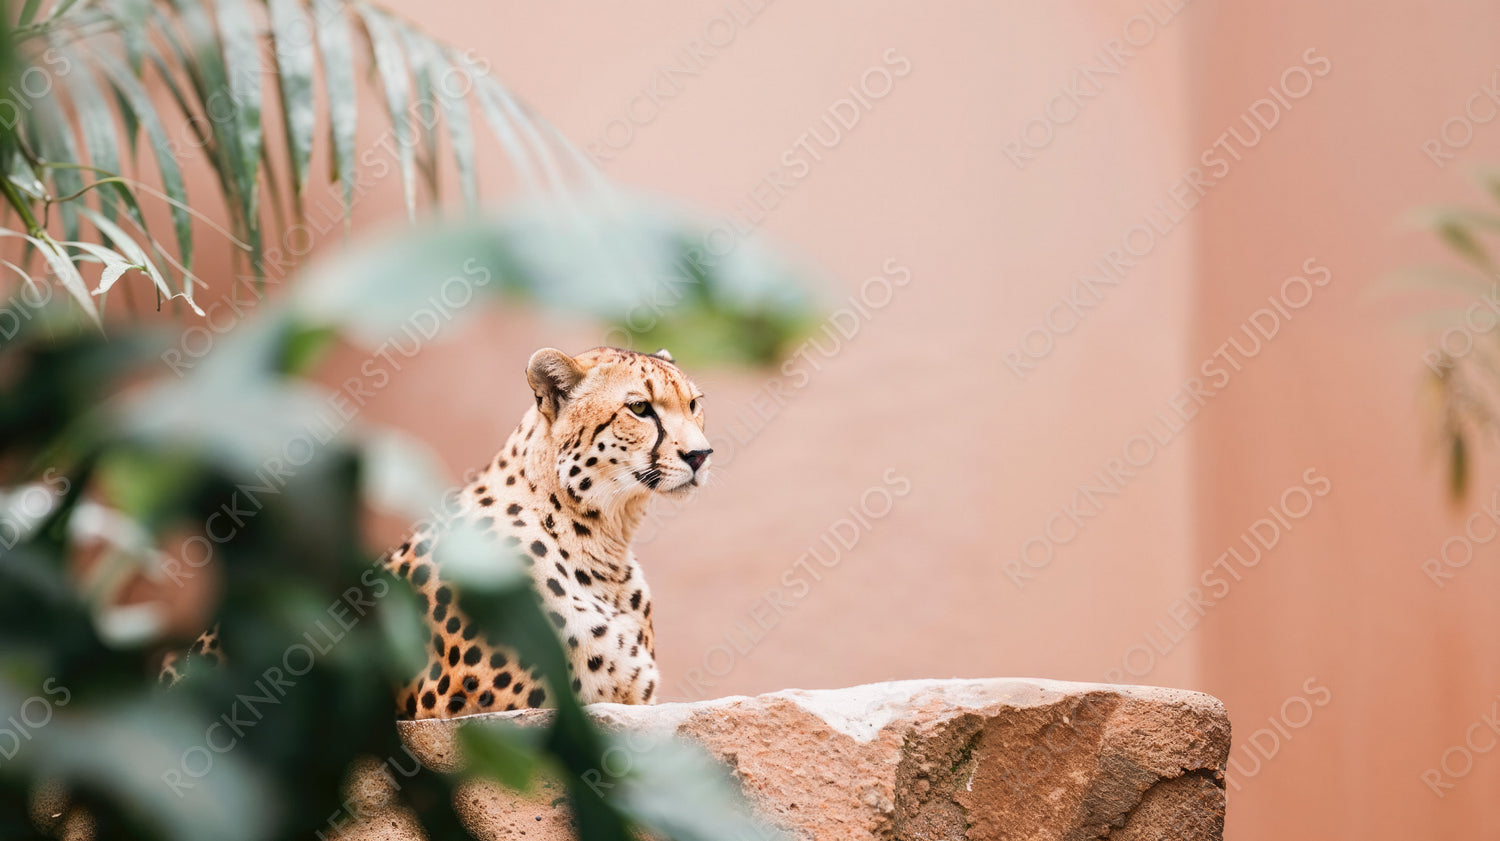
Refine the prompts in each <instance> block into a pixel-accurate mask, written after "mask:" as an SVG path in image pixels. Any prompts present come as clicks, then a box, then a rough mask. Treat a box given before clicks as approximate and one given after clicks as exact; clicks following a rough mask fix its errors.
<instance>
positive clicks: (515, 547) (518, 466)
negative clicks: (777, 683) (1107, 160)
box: [162, 347, 713, 719]
mask: <svg viewBox="0 0 1500 841" xmlns="http://www.w3.org/2000/svg"><path fill="white" fill-rule="evenodd" d="M526 380H527V383H528V384H529V385H530V386H531V390H532V393H533V395H534V396H535V398H536V403H535V405H534V406H532V407H531V408H529V409H528V410H527V412H526V414H525V416H524V417H523V418H522V419H521V423H520V425H519V426H517V427H516V429H515V431H514V432H512V433H511V435H510V438H509V439H507V440H506V442H505V445H504V446H503V447H502V448H501V449H500V452H499V453H497V454H496V455H495V457H494V458H493V459H491V460H490V461H489V463H488V464H487V465H486V466H485V468H484V469H483V470H482V471H481V472H480V473H479V474H478V476H476V477H475V478H474V480H473V481H472V482H470V483H469V484H468V485H467V486H466V487H465V488H464V489H463V490H462V492H461V493H460V494H459V508H458V512H457V514H456V515H455V516H456V517H457V518H459V519H462V520H464V521H467V522H468V523H469V524H470V525H473V526H476V527H477V528H478V529H480V530H481V531H483V532H484V533H485V534H486V535H487V536H489V537H490V538H492V539H493V545H494V546H495V549H496V551H497V553H498V552H509V553H512V554H514V555H516V556H517V557H519V558H520V559H521V563H523V564H524V565H525V567H526V569H527V571H528V572H529V573H530V575H531V578H532V580H533V582H534V584H535V586H536V592H537V593H538V595H539V596H540V597H541V600H542V610H543V611H544V612H545V613H546V615H547V617H548V618H549V619H550V620H551V622H552V625H553V626H554V627H555V628H556V629H557V633H558V636H559V637H560V638H561V640H562V641H563V643H564V646H565V648H566V651H567V654H568V659H569V671H570V673H571V686H569V687H568V688H569V689H570V690H571V691H572V692H573V693H574V695H576V696H577V697H578V699H579V700H580V701H581V702H582V703H585V704H589V703H596V702H616V703H625V704H649V703H652V701H653V699H654V698H655V697H656V691H657V688H658V686H659V683H660V673H659V672H658V670H657V666H656V638H655V634H654V633H653V631H652V623H651V590H650V588H649V587H648V586H647V585H646V581H645V579H644V577H643V576H642V574H641V569H640V565H639V564H638V563H637V561H636V558H635V554H634V553H633V552H632V551H631V539H632V537H633V535H634V534H635V532H636V530H637V528H638V527H639V526H640V524H641V522H642V521H643V519H644V518H645V515H646V511H647V507H648V505H649V504H650V502H651V500H652V499H653V498H654V497H655V496H657V495H662V496H667V497H679V498H680V497H686V496H689V495H692V494H693V493H695V492H696V491H697V489H698V488H699V487H701V486H702V484H703V482H704V480H705V479H706V478H707V475H708V469H709V456H710V455H711V454H712V453H713V449H712V448H711V447H710V445H709V440H708V437H707V434H706V433H705V431H704V415H703V402H704V399H703V392H702V391H701V390H700V389H699V388H698V387H697V386H696V385H694V383H693V381H692V380H690V379H689V378H688V377H687V375H686V374H685V373H683V371H682V370H681V369H680V368H678V367H677V364H676V362H675V360H674V359H673V358H672V356H671V354H669V353H667V351H666V350H660V351H657V352H656V353H652V354H645V353H637V352H635V351H630V350H623V349H620V348H611V347H600V348H594V349H593V350H589V351H586V352H584V353H582V354H579V355H578V356H568V355H567V354H565V353H563V352H562V351H560V350H556V349H554V348H544V349H542V350H539V351H537V352H536V353H534V354H532V356H531V359H530V361H529V362H528V363H527V365H526ZM437 540H438V537H437V533H436V530H435V529H433V528H431V527H428V528H420V529H417V530H416V531H414V532H413V533H412V534H411V535H409V536H408V537H407V538H406V540H405V541H403V542H402V543H401V545H400V546H398V547H397V548H396V549H394V550H393V551H391V552H390V553H389V555H387V556H386V557H385V559H384V561H383V563H384V565H385V566H386V568H387V569H389V570H391V571H392V572H393V573H394V574H395V575H397V576H399V577H400V578H402V579H404V580H406V581H407V582H409V583H410V585H411V587H412V588H413V589H414V590H415V592H416V594H417V601H418V604H419V605H420V606H421V607H422V609H423V610H424V612H425V615H426V620H427V624H428V627H429V631H430V633H431V638H430V645H429V646H428V649H427V650H428V660H427V664H426V665H425V667H424V668H423V670H422V672H421V673H420V674H418V675H416V676H414V677H413V678H412V679H411V680H410V682H408V683H407V684H406V685H405V686H403V687H401V688H400V690H399V692H398V694H397V698H396V706H397V710H398V714H399V715H400V716H401V717H402V718H405V719H426V718H451V717H456V716H461V715H469V714H472V713H480V712H495V711H503V710H517V709H529V708H537V707H545V706H551V705H552V703H551V701H550V700H549V692H552V691H557V688H555V687H549V686H547V685H546V684H545V682H544V681H543V680H542V678H541V675H540V671H539V669H538V668H537V667H536V666H534V665H533V664H529V663H525V662H521V661H520V660H519V659H518V657H517V656H516V653H515V652H514V651H513V650H511V649H510V648H508V647H506V646H504V645H500V644H498V643H496V642H495V641H494V640H492V639H491V638H489V636H488V635H486V634H485V633H484V631H483V630H482V629H480V628H478V627H477V626H476V625H475V624H474V623H473V622H472V621H470V619H469V618H468V617H467V616H465V615H464V614H463V612H462V610H461V609H460V608H459V606H458V598H457V593H455V591H454V587H453V585H452V584H451V583H450V582H449V581H447V580H445V579H444V577H443V574H442V570H441V569H439V567H438V565H437V563H436V561H435V559H434V557H433V553H434V549H435V546H436V542H437ZM195 655H196V656H203V657H205V658H207V659H209V660H210V661H212V662H214V663H219V662H221V661H222V658H223V652H222V648H221V646H220V642H219V640H218V636H217V629H211V630H209V631H206V632H205V633H204V634H203V635H202V636H200V637H199V638H198V640H197V641H196V642H195V643H194V644H193V646H192V647H191V648H190V649H189V650H188V652H187V653H186V655H185V656H183V657H173V658H169V662H168V663H166V664H165V666H164V667H163V673H162V678H163V680H164V681H165V682H168V683H171V682H175V680H176V678H177V675H178V674H179V672H180V668H181V665H182V664H183V663H185V662H186V659H187V658H189V657H192V656H195Z"/></svg>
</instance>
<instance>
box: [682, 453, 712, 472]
mask: <svg viewBox="0 0 1500 841" xmlns="http://www.w3.org/2000/svg"><path fill="white" fill-rule="evenodd" d="M712 452H713V450H693V451H692V452H690V453H684V452H683V451H681V450H678V451H677V454H678V455H680V456H682V460H683V461H685V462H687V463H688V467H691V468H693V472H694V473H697V472H698V468H700V467H702V466H703V462H705V461H708V455H709V453H712Z"/></svg>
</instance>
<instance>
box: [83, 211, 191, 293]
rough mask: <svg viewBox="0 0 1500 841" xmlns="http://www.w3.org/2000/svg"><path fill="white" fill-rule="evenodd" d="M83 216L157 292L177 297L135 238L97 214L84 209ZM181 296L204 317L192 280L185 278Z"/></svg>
mask: <svg viewBox="0 0 1500 841" xmlns="http://www.w3.org/2000/svg"><path fill="white" fill-rule="evenodd" d="M83 214H84V216H85V217H86V218H87V219H88V220H89V221H90V222H93V223H94V225H95V226H96V227H97V228H99V230H100V231H101V232H102V233H103V234H104V235H105V236H107V237H109V239H110V241H111V242H113V243H114V244H115V247H116V248H118V249H120V252H121V253H122V254H124V255H125V257H126V258H128V259H129V260H131V261H132V262H133V263H134V264H135V265H137V266H140V267H141V270H142V271H144V272H145V273H146V274H147V275H148V276H150V278H151V282H152V283H154V284H155V285H156V288H157V290H159V291H160V292H161V294H162V295H163V296H165V297H167V298H172V297H175V296H174V295H173V293H172V290H171V288H170V287H169V286H168V285H167V279H166V278H165V277H163V276H162V273H161V271H160V270H159V269H158V268H157V266H156V264H155V263H153V262H152V261H151V258H150V257H148V256H146V252H145V251H144V250H143V249H142V248H141V247H140V245H139V244H137V243H136V241H135V239H134V238H133V237H131V236H130V235H129V234H127V233H125V231H123V230H122V229H121V228H120V226H118V225H116V224H114V223H113V222H111V221H110V220H108V219H105V218H103V217H101V216H99V215H98V214H95V213H94V212H93V211H92V210H89V209H87V208H84V210H83ZM181 296H182V297H183V298H184V299H185V300H186V301H187V302H188V306H190V307H192V308H193V312H195V313H197V314H198V315H203V310H202V309H200V308H199V307H198V305H197V304H196V303H195V302H194V301H193V286H192V281H191V279H190V278H186V277H184V278H183V283H182V292H181Z"/></svg>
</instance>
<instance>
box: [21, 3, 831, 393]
mask: <svg viewBox="0 0 1500 841" xmlns="http://www.w3.org/2000/svg"><path fill="white" fill-rule="evenodd" d="M42 5H43V0H27V2H26V3H25V5H24V8H22V9H21V11H20V13H19V16H18V17H14V18H13V17H12V16H11V15H10V14H6V15H5V16H4V18H3V20H6V21H12V20H14V22H15V25H14V27H13V28H12V30H11V37H9V38H0V48H3V49H0V73H3V74H4V75H0V82H4V84H0V168H3V171H4V172H5V173H8V174H9V177H8V178H6V179H0V198H3V201H0V207H3V208H5V209H7V210H8V211H9V214H8V215H10V216H11V217H13V221H18V222H19V224H18V225H15V226H14V227H0V239H9V240H12V241H14V242H17V243H24V246H25V248H24V253H25V259H24V260H23V261H21V262H20V263H12V262H8V261H0V265H3V266H4V268H5V269H6V270H7V271H9V272H13V273H15V274H16V275H18V276H19V277H20V278H22V279H23V281H24V282H27V283H31V284H33V285H36V284H38V283H40V282H42V281H41V280H38V279H37V278H36V277H35V275H36V273H37V269H36V268H35V267H34V266H33V264H34V263H36V262H37V260H38V258H40V268H41V270H42V271H43V272H44V273H45V274H47V275H50V276H51V278H52V279H53V280H55V281H56V282H58V283H59V284H60V285H61V286H62V288H63V289H65V290H66V291H67V293H68V294H69V295H70V296H71V297H72V298H73V300H74V301H75V303H76V304H77V305H78V306H79V307H80V308H81V309H82V311H83V312H85V313H87V314H89V315H90V316H91V317H93V318H95V319H96V320H98V318H99V316H100V313H101V311H102V310H103V308H104V307H105V306H106V305H107V304H108V301H109V299H110V296H111V294H112V293H113V290H114V289H115V288H116V287H117V286H118V287H121V288H123V289H126V290H127V301H130V300H132V299H131V298H130V297H129V295H128V290H130V288H131V283H130V282H131V281H138V282H145V283H148V284H149V285H150V286H151V288H152V289H153V291H154V293H155V296H156V299H157V305H158V307H160V305H161V303H162V302H163V301H164V300H172V299H180V301H181V302H182V303H183V304H185V305H186V307H187V308H188V309H190V310H191V311H192V312H193V313H195V314H196V315H198V316H202V315H203V305H202V302H200V301H199V300H198V298H199V297H200V294H201V293H202V291H203V290H204V289H205V288H207V284H206V283H204V281H203V280H201V279H199V278H198V277H197V276H195V275H194V274H193V270H192V267H193V264H194V254H195V252H196V250H197V248H198V244H197V243H195V229H196V228H200V227H208V228H212V229H215V230H217V231H219V232H220V233H221V234H223V235H224V238H225V240H226V241H228V242H230V243H232V244H233V245H234V247H235V253H236V254H238V255H239V257H240V260H241V261H242V262H244V263H246V264H247V265H248V267H249V269H250V273H251V276H253V277H254V278H256V279H257V282H259V283H262V284H263V282H264V278H265V276H266V275H267V274H268V273H269V274H272V275H275V274H277V273H278V272H280V271H281V270H282V269H281V266H282V265H284V262H285V261H286V260H287V259H289V256H290V255H291V254H293V253H297V252H300V251H302V250H303V248H302V246H301V238H305V237H306V236H308V234H307V231H308V230H311V229H314V228H321V227H324V226H327V225H329V224H330V223H331V222H333V221H335V220H334V219H319V220H316V221H310V220H308V221H306V224H305V225H304V227H303V228H301V229H300V230H301V231H302V234H299V235H298V237H299V239H297V240H296V241H295V242H294V241H293V240H290V239H287V240H286V241H280V240H283V239H285V238H286V234H287V232H288V231H290V230H293V228H292V227H291V226H292V225H293V223H295V222H298V221H304V220H303V217H302V214H304V213H305V212H309V211H310V210H311V209H312V208H314V207H317V208H318V209H320V210H322V211H323V215H329V216H337V217H340V218H341V219H342V221H343V222H344V223H345V225H347V224H348V223H349V220H350V215H351V213H352V209H353V205H354V204H355V203H357V202H358V201H359V200H360V198H361V197H362V196H364V195H366V194H368V193H369V192H370V191H371V190H372V188H373V185H374V184H375V183H376V182H377V181H378V180H379V179H380V178H382V177H388V174H389V176H393V177H397V178H399V180H400V182H401V191H402V196H403V200H404V205H405V209H406V215H407V218H408V220H410V221H415V220H416V219H417V218H418V209H419V207H421V206H422V204H423V201H424V197H425V200H426V202H427V203H428V204H429V205H430V206H431V207H432V208H434V209H435V208H437V207H439V206H440V204H441V200H442V189H443V185H442V183H440V178H439V173H440V171H443V170H445V169H448V168H449V167H450V166H451V169H452V170H453V172H454V173H455V175H456V181H457V187H458V191H459V193H460V194H461V195H462V199H463V206H464V208H465V210H466V215H472V214H473V213H474V212H475V211H476V209H477V207H478V201H479V189H478V181H479V179H478V175H477V172H476V166H475V148H476V145H475V144H476V133H475V131H474V125H475V124H476V122H477V123H481V124H483V125H484V126H485V127H486V128H487V130H488V133H489V135H490V136H491V137H492V138H493V139H494V140H495V141H496V142H498V144H499V147H500V148H501V149H502V150H503V152H504V154H505V157H506V159H507V161H508V162H509V163H510V165H511V167H512V168H513V169H514V171H515V174H516V179H517V182H518V183H519V184H520V185H521V186H522V188H523V190H524V195H525V196H526V197H527V198H528V199H529V201H528V202H527V203H523V204H521V205H520V206H519V207H520V208H524V209H518V210H513V211H511V213H510V214H509V216H508V223H507V224H506V225H504V226H502V227H501V228H500V229H499V230H501V231H504V232H505V234H504V237H505V239H506V241H507V243H508V244H509V246H510V251H511V252H512V253H511V255H510V257H509V259H510V262H511V264H512V267H513V271H512V272H511V273H510V275H511V277H512V279H513V280H514V281H515V283H514V285H515V286H517V287H522V286H524V287H528V291H529V292H530V293H532V294H534V295H535V296H536V297H537V298H540V299H543V300H546V301H548V302H550V303H554V304H560V305H562V306H564V307H565V308H567V309H575V310H576V309H583V310H586V311H588V312H591V313H594V314H597V315H602V316H604V317H606V318H612V319H614V320H615V322H616V323H618V324H620V325H621V326H622V327H624V328H625V329H623V330H622V331H619V335H621V336H622V338H621V339H620V340H619V341H617V342H615V343H617V344H627V343H628V342H629V341H631V340H634V339H639V340H640V341H641V342H642V343H643V345H644V344H650V343H653V342H662V341H665V340H668V339H670V340H671V341H672V342H673V343H674V344H676V345H679V346H681V347H682V348H683V353H684V357H683V358H684V359H687V360H696V361H702V360H704V359H729V360H736V361H738V360H744V361H752V362H759V363H765V362H770V361H772V360H774V359H775V358H776V356H777V354H778V352H779V351H781V350H783V349H785V348H787V347H789V346H790V345H791V344H793V343H794V342H795V340H796V339H799V338H800V331H801V330H803V329H804V328H805V327H806V326H807V319H806V317H805V314H806V310H807V306H808V301H806V300H805V298H804V293H803V292H802V288H803V284H801V283H798V282H796V281H795V280H794V278H793V272H792V271H791V270H790V269H788V268H786V267H785V266H782V265H780V264H778V263H777V262H776V261H775V260H773V259H772V258H770V257H769V256H767V255H766V254H764V253H763V252H761V251H760V250H759V249H758V248H757V247H756V246H755V245H754V243H752V242H748V241H742V240H743V237H742V236H741V235H739V234H738V233H736V232H734V231H733V229H731V228H728V227H724V226H721V227H719V228H714V227H713V225H712V224H711V223H710V222H708V221H706V220H698V219H692V218H690V217H688V216H687V215H686V214H683V213H679V212H675V211H668V210H666V209H664V207H663V206H662V205H660V204H659V203H647V202H644V201H643V200H641V199H639V198H634V197H629V196H625V195H623V194H621V193H620V192H618V191H617V190H616V189H615V188H614V187H613V186H612V185H610V184H609V183H608V182H607V181H606V180H605V179H604V178H603V177H602V176H601V175H600V174H599V173H598V171H597V170H596V169H595V168H594V166H593V164H592V163H591V162H590V161H589V160H588V159H587V158H585V157H584V156H583V155H582V154H581V153H580V152H579V151H578V150H577V149H576V148H575V147H574V146H573V145H572V144H570V143H568V142H567V140H566V139H565V138H563V137H562V136H561V135H560V134H559V133H558V132H557V131H556V129H554V128H553V127H552V126H551V125H550V124H548V123H547V122H546V121H545V120H542V119H540V118H538V117H536V116H535V115H533V114H532V113H530V112H529V110H528V109H527V108H526V107H525V106H524V105H523V104H522V103H520V102H519V101H518V100H516V98H515V97H513V96H512V95H511V94H510V92H509V91H507V90H506V88H505V87H504V86H503V85H501V84H500V83H499V82H498V81H497V80H496V79H494V78H493V76H492V75H491V73H490V67H489V65H488V63H487V62H486V61H485V60H483V59H482V58H479V57H478V56H477V54H475V53H474V52H473V51H463V50H458V49H455V48H453V47H450V46H447V45H444V44H441V43H438V42H437V41H435V40H433V39H432V38H430V37H429V36H427V35H426V34H424V33H423V32H421V31H420V29H419V28H418V27H417V26H416V25H415V24H413V23H411V22H409V21H405V20H402V19H400V18H399V17H397V16H395V15H393V14H391V13H390V12H389V11H387V10H385V9H383V8H381V7H379V6H377V5H374V4H371V3H366V2H360V0H353V1H352V2H344V0H213V2H212V3H199V2H195V0H54V2H53V3H52V6H51V8H50V9H49V10H48V12H47V13H46V14H43V12H42ZM263 35H264V36H266V37H263ZM369 65H373V70H374V72H373V73H371V74H358V73H357V72H356V71H357V70H359V69H361V68H362V67H364V66H369ZM360 75H366V76H367V78H368V83H369V84H371V85H373V86H374V87H375V89H376V92H377V93H378V94H379V96H380V99H381V101H382V102H383V103H384V104H385V106H386V107H385V109H384V110H385V113H384V115H383V117H381V118H380V120H381V125H382V128H383V132H382V133H381V134H380V135H379V136H378V137H377V138H376V139H375V140H373V141H369V142H368V145H367V146H365V147H363V148H356V137H357V134H358V129H359V126H360V124H361V115H360V114H359V110H358V108H357V102H358V99H359V86H358V82H357V79H358V78H359V76H360ZM156 90H164V91H165V92H166V93H167V94H169V95H168V96H165V97H154V96H153V95H152V92H153V91H156ZM273 94H274V95H273ZM158 99H166V100H167V101H168V103H169V104H170V106H171V107H170V108H169V109H161V108H159V107H158ZM277 123H279V124H280V125H281V126H283V127H284V130H283V131H282V132H281V134H280V136H277V137H271V136H268V132H267V130H266V126H267V125H268V124H269V125H275V124H277ZM367 134H368V132H367ZM143 140H144V143H142V141H143ZM142 145H144V146H145V147H147V149H148V150H149V153H150V154H149V158H150V164H151V165H152V166H150V167H147V168H145V171H144V173H142V172H141V170H142V169H143V167H142V164H141V161H140V158H141V156H142V153H143V152H144V151H146V150H142V149H140V148H139V147H140V146H142ZM320 148H321V149H323V150H324V152H325V153H326V157H327V159H328V161H329V172H328V173H327V177H328V178H329V179H330V180H331V182H332V183H333V184H334V185H335V187H336V189H335V190H334V195H337V196H338V197H339V202H338V203H339V205H340V207H339V209H338V210H337V211H336V212H334V213H328V211H327V209H326V208H323V207H322V204H323V202H320V201H317V197H315V196H314V195H312V194H313V192H314V191H313V189H312V188H313V187H314V186H315V185H316V184H317V183H318V178H317V174H316V173H313V172H312V171H311V166H312V160H313V158H314V152H315V151H318V150H319V149H320ZM194 159H202V160H204V161H206V162H207V163H208V164H209V165H210V167H211V169H212V171H213V173H214V176H215V177H214V180H213V181H212V182H211V184H212V186H213V187H214V188H215V189H216V195H215V196H214V197H213V198H214V199H215V200H216V201H217V202H220V203H222V204H223V206H224V207H225V208H226V209H227V212H228V217H229V220H230V228H231V230H229V231H225V230H223V229H222V228H219V226H218V225H217V224H216V223H214V222H213V220H212V219H210V218H209V217H207V216H205V215H204V214H202V213H200V212H199V211H198V210H196V209H195V208H201V207H210V206H214V205H213V203H210V202H205V201H204V198H203V196H201V195H193V196H189V195H188V192H187V184H186V181H185V179H184V177H183V174H182V171H183V165H184V163H186V162H188V161H191V160H194ZM132 173H134V174H132ZM156 184H159V185H160V189H158V188H157V187H156V186H153V185H156ZM449 189H450V190H451V189H452V188H451V187H450V188H449ZM152 203H159V204H165V205H166V206H167V209H168V211H169V214H170V217H171V220H172V226H171V228H172V229H171V231H170V232H163V231H159V230H152V229H151V228H150V227H148V225H147V222H146V215H145V214H144V213H143V208H145V207H149V206H150V205H151V204H152ZM286 210H289V211H290V213H291V214H292V217H293V218H292V219H291V220H288V219H286V218H283V217H284V216H285V211H286ZM562 217H567V218H566V219H565V220H563V221H564V224H559V219H560V218H562ZM268 218H269V219H270V223H269V224H268ZM490 230H491V232H492V234H493V232H494V231H495V230H496V229H495V228H493V227H492V228H491V229H490ZM559 230H560V231H562V233H553V232H555V231H559ZM716 234H717V236H715V235H716ZM726 235H732V238H730V239H728V240H726ZM268 242H270V243H272V245H271V246H270V247H269V248H268V247H267V243H268ZM726 243H727V244H726ZM580 284H582V285H580ZM684 285H686V286H688V287H691V288H690V289H686V292H690V293H691V297H690V298H689V299H688V300H687V301H681V300H679V298H680V297H681V295H683V294H684V289H685V286H684ZM642 287H648V288H646V289H643V288H642ZM651 290H657V291H651ZM661 290H665V291H661ZM239 292H240V290H239V289H238V288H237V287H236V288H235V292H234V294H236V295H238V294H239ZM258 294H259V293H257V295H258ZM653 296H654V299H653ZM631 307H634V308H635V309H636V310H637V311H636V312H634V313H631V312H629V308H631ZM669 310H670V312H669ZM627 316H630V317H629V319H628V320H627V318H626V317H627ZM726 337H727V340H726Z"/></svg>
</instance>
